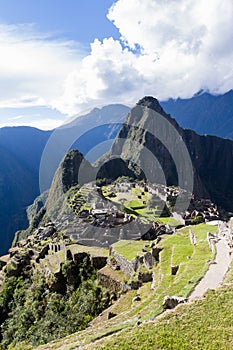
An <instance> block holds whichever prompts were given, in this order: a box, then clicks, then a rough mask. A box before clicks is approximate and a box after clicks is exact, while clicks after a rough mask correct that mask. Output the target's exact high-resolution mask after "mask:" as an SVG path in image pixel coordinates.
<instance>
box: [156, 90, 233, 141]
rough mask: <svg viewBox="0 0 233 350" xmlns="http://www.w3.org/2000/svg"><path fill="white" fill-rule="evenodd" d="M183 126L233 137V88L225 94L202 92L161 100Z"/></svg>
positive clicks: (201, 131)
mask: <svg viewBox="0 0 233 350" xmlns="http://www.w3.org/2000/svg"><path fill="white" fill-rule="evenodd" d="M161 106H162V107H163V108H164V110H165V111H166V112H167V113H169V114H170V115H171V116H172V117H173V118H175V119H176V121H177V122H178V123H179V125H180V126H181V127H182V128H185V129H192V130H194V131H196V132H197V133H198V134H201V135H203V134H208V135H215V136H219V137H224V138H230V139H233V90H230V91H228V92H226V93H225V94H223V95H216V96H215V95H211V94H209V93H207V92H201V93H200V94H197V95H195V96H193V97H192V98H189V99H181V98H178V99H176V100H174V99H169V100H168V101H161Z"/></svg>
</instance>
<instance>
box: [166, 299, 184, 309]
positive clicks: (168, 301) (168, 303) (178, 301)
mask: <svg viewBox="0 0 233 350" xmlns="http://www.w3.org/2000/svg"><path fill="white" fill-rule="evenodd" d="M187 301H188V299H186V298H182V297H178V296H172V297H170V296H165V298H164V301H163V308H164V310H166V309H174V307H176V306H177V305H179V304H183V303H186V302H187Z"/></svg>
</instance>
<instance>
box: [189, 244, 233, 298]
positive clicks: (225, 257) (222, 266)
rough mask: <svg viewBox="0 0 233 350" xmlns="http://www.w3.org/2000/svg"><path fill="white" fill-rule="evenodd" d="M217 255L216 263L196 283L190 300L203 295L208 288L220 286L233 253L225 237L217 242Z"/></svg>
mask: <svg viewBox="0 0 233 350" xmlns="http://www.w3.org/2000/svg"><path fill="white" fill-rule="evenodd" d="M216 251H217V253H216V257H215V260H214V263H213V264H211V265H210V267H209V270H208V271H207V272H206V274H205V276H204V277H203V278H202V279H201V281H200V282H199V283H198V284H197V285H196V287H195V289H194V291H193V292H192V293H191V294H190V296H189V300H192V299H194V298H199V297H201V296H202V295H203V294H204V293H205V292H206V291H207V290H208V289H215V288H217V287H219V286H220V285H221V284H222V282H223V279H224V276H225V274H226V272H227V270H228V268H229V267H230V264H231V261H232V255H230V254H229V252H230V248H229V246H228V244H227V243H226V241H225V240H224V239H220V240H219V241H218V242H217V243H216Z"/></svg>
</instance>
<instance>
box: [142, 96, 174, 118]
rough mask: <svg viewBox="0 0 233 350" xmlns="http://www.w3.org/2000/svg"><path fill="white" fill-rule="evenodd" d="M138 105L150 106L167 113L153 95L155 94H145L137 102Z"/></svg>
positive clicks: (161, 112) (159, 111)
mask: <svg viewBox="0 0 233 350" xmlns="http://www.w3.org/2000/svg"><path fill="white" fill-rule="evenodd" d="M137 105H138V106H142V107H148V108H150V109H153V110H154V111H155V112H158V113H160V114H162V115H167V114H166V113H165V112H164V110H163V108H162V106H161V105H160V103H159V101H158V100H157V99H156V98H155V97H153V96H145V97H143V98H142V99H141V100H139V101H138V103H137Z"/></svg>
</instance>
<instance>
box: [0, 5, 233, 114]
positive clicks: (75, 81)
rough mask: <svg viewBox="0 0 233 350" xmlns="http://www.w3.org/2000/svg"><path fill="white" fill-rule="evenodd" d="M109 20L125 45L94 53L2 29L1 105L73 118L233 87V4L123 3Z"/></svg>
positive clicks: (107, 43) (109, 41)
mask: <svg viewBox="0 0 233 350" xmlns="http://www.w3.org/2000/svg"><path fill="white" fill-rule="evenodd" d="M107 17H108V19H109V20H110V21H112V22H113V24H114V25H115V26H116V27H117V28H118V30H119V32H120V35H121V38H120V40H115V39H113V38H105V39H104V40H103V41H102V42H101V41H99V40H98V38H97V39H96V40H95V41H94V42H93V43H91V45H90V51H89V52H88V53H87V52H86V51H85V50H82V49H81V48H80V46H79V45H78V43H74V42H66V41H64V40H60V41H59V40H57V39H53V38H51V37H46V36H45V37H43V36H42V35H40V36H38V34H37V35H36V34H35V33H33V34H32V33H31V31H30V30H29V29H28V28H25V27H24V28H22V27H21V28H20V27H15V28H12V27H9V26H8V27H7V26H1V27H0V47H1V52H2V50H4V54H3V57H2V55H1V59H0V73H1V74H0V75H1V79H0V91H1V94H0V106H1V107H3V106H5V107H6V106H9V105H10V104H12V105H15V106H16V105H17V104H18V105H21V104H22V105H23V106H25V105H29V106H30V105H46V106H51V107H52V108H56V109H58V110H59V111H60V112H62V113H64V114H68V115H74V114H76V113H79V112H80V111H81V110H84V109H86V108H89V107H91V106H96V105H103V104H109V103H125V104H134V103H135V101H137V100H138V99H139V98H141V97H142V96H144V95H153V96H156V97H157V98H159V99H160V100H165V99H168V98H169V97H173V98H177V97H183V98H185V97H191V96H192V95H193V94H195V93H196V92H197V91H199V90H201V89H204V90H208V91H210V92H212V93H224V92H226V91H227V90H229V89H231V88H233V66H232V62H233V46H232V42H233V2H232V0H212V1H209V0H199V1H196V0H144V1H141V0H118V1H116V2H115V3H114V4H113V6H112V7H111V8H110V9H109V12H108V14H107ZM22 33H23V34H22ZM25 33H26V34H25ZM28 33H30V36H29V37H28ZM9 62H10V63H9ZM12 67H13V70H12ZM8 68H9V69H8Z"/></svg>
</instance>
